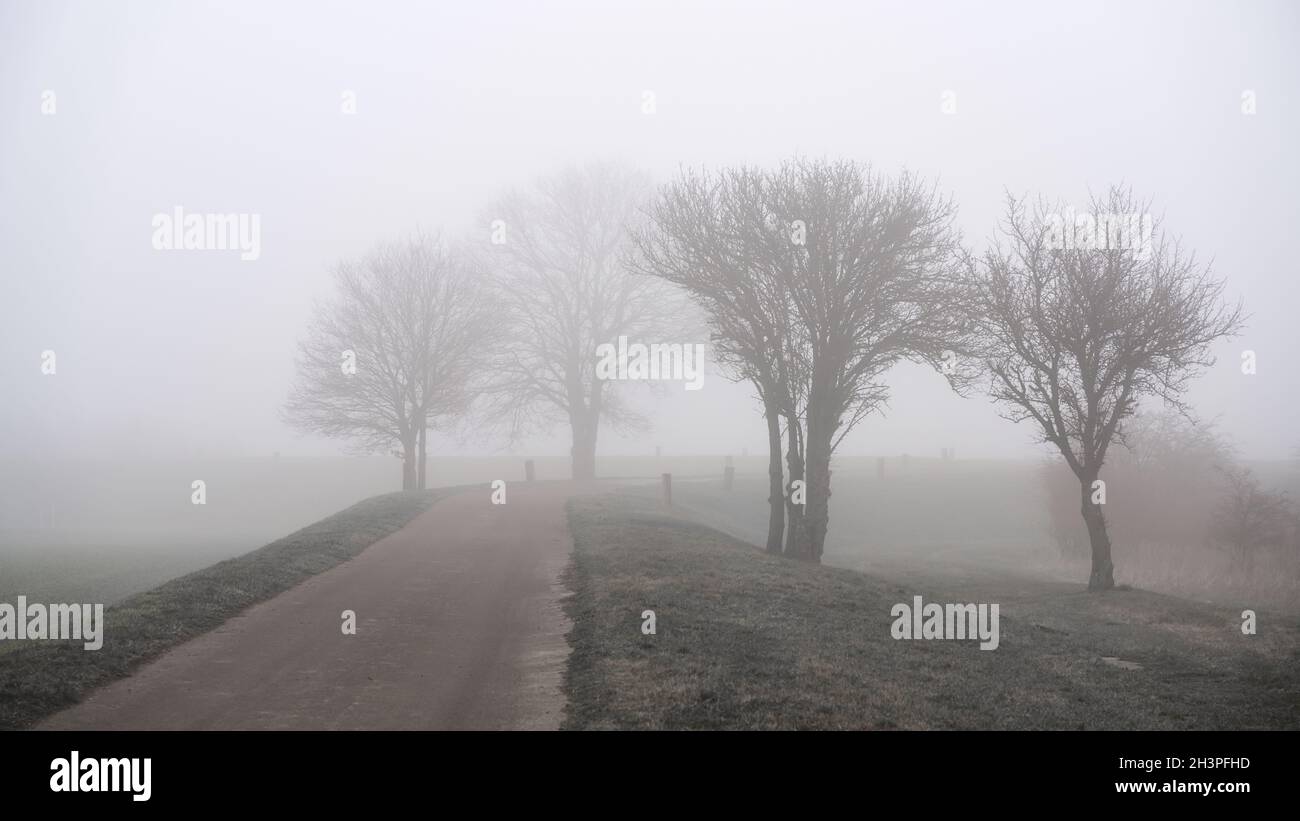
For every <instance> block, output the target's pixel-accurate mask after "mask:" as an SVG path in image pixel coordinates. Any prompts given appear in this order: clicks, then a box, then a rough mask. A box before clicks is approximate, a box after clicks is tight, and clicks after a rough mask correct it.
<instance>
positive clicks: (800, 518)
mask: <svg viewBox="0 0 1300 821" xmlns="http://www.w3.org/2000/svg"><path fill="white" fill-rule="evenodd" d="M785 429H786V436H787V437H788V439H789V445H788V446H787V448H786V451H785V463H786V467H787V468H788V469H789V471H790V483H789V484H788V485H787V486H786V490H785V504H786V520H787V522H788V524H787V525H786V534H785V554H786V555H787V556H790V557H792V558H799V557H801V556H802V555H804V554H806V553H807V552H808V551H807V532H806V530H805V528H804V505H802V504H800V503H798V502H796V501H795V500H794V483H795V482H796V481H799V480H802V479H803V478H804V462H803V428H802V427H801V425H800V422H799V420H798V418H796V417H795V416H794V415H792V414H787V415H786V418H785ZM803 495H804V499H805V500H806V499H807V498H808V488H807V482H805V483H804V490H803Z"/></svg>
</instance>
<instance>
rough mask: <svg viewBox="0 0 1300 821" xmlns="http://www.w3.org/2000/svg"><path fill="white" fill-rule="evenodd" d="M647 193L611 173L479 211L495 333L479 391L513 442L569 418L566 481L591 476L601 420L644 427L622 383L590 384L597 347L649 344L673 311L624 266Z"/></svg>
mask: <svg viewBox="0 0 1300 821" xmlns="http://www.w3.org/2000/svg"><path fill="white" fill-rule="evenodd" d="M648 191H649V187H648V185H647V183H646V182H645V181H644V180H643V179H642V177H641V176H640V175H638V174H636V173H634V172H632V171H629V170H627V169H624V168H621V167H618V166H613V165H591V166H587V167H584V168H574V169H570V170H567V171H565V172H563V173H561V174H559V175H557V176H554V177H549V178H546V179H543V180H540V181H539V182H538V183H537V184H536V185H534V186H533V187H532V188H530V189H528V190H526V191H515V192H511V193H509V194H507V195H505V196H503V197H502V198H501V199H500V200H498V201H497V202H496V203H495V205H493V206H492V207H491V208H489V209H488V211H487V212H486V217H487V220H488V222H489V223H490V234H489V235H488V236H485V237H484V239H485V241H486V242H485V247H486V248H487V253H486V256H485V259H486V260H487V261H488V264H489V265H490V266H491V268H492V270H493V272H494V275H495V280H496V296H495V302H496V306H495V307H496V310H497V311H498V313H499V315H500V316H501V318H502V319H503V327H504V330H503V334H504V336H503V337H502V339H501V340H500V344H499V345H498V346H497V352H498V353H497V356H496V358H495V360H494V362H493V371H494V377H495V378H494V379H493V381H492V383H491V385H490V386H489V387H488V388H487V389H486V392H485V397H486V399H487V412H488V414H489V416H490V418H495V419H498V420H501V421H503V422H504V424H505V427H506V429H507V431H508V433H509V434H510V435H511V437H512V438H515V437H519V436H522V435H525V434H527V433H529V432H534V431H538V430H545V429H547V428H549V427H550V426H551V425H553V424H555V423H556V422H561V421H563V422H566V423H567V424H568V425H569V428H570V431H571V433H572V471H573V477H574V478H575V479H589V478H592V477H594V476H595V474H596V441H597V437H598V433H599V428H600V422H601V420H605V421H607V422H609V423H610V424H612V425H614V426H615V427H616V428H624V429H637V428H641V427H644V425H645V419H644V418H643V417H642V416H641V415H639V414H637V413H636V412H635V411H634V410H633V409H632V408H631V407H629V406H628V404H627V403H626V399H625V397H624V395H623V391H622V390H621V387H622V386H620V385H618V384H616V383H613V382H609V381H607V380H603V379H599V378H597V376H596V361H597V356H596V350H597V347H598V346H599V345H601V344H605V343H609V344H614V343H615V342H616V341H617V339H618V337H619V336H621V335H622V336H627V337H629V338H630V339H632V340H634V341H635V340H637V339H653V340H655V341H658V340H660V339H662V338H663V337H664V336H665V335H667V334H669V333H672V332H673V331H674V330H676V328H677V327H678V326H677V323H676V322H674V320H675V319H676V318H677V317H678V315H679V310H680V307H679V305H678V303H677V302H676V300H675V299H674V294H672V293H671V292H669V291H668V289H667V288H666V287H665V285H664V284H663V283H662V282H660V281H658V280H655V279H652V278H649V277H642V276H637V275H636V274H634V273H632V272H631V271H629V270H628V267H627V259H628V256H627V255H628V251H629V240H630V234H629V229H630V228H632V227H633V226H634V225H635V224H636V222H637V220H638V219H639V208H640V206H641V205H642V203H643V200H644V198H645V197H646V196H647V194H648Z"/></svg>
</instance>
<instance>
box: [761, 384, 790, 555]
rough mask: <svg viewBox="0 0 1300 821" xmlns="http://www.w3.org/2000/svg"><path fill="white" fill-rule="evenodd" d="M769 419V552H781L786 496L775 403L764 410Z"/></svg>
mask: <svg viewBox="0 0 1300 821" xmlns="http://www.w3.org/2000/svg"><path fill="white" fill-rule="evenodd" d="M763 413H764V415H765V416H766V417H767V504H768V513H767V552H768V553H780V552H781V536H782V533H783V531H784V530H785V494H784V493H783V492H782V486H783V483H784V481H785V477H784V476H783V475H782V473H781V413H780V409H779V408H777V406H776V403H775V402H769V403H767V404H766V405H765V406H764V408H763Z"/></svg>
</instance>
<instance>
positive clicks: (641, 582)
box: [565, 496, 1300, 729]
mask: <svg viewBox="0 0 1300 821" xmlns="http://www.w3.org/2000/svg"><path fill="white" fill-rule="evenodd" d="M569 520H570V526H571V528H572V531H573V535H574V544H575V551H574V558H573V563H572V565H571V566H570V568H569V570H568V574H567V583H568V585H569V587H570V589H571V590H572V591H573V595H572V596H571V597H570V598H569V599H568V601H567V604H566V609H567V612H568V614H569V616H570V618H571V619H572V620H573V622H574V628H573V631H572V633H571V634H570V643H571V644H572V647H573V653H572V656H571V657H570V661H569V669H568V671H567V674H566V681H565V689H566V693H567V696H568V699H569V706H568V713H567V716H566V721H565V726H566V728H570V729H591V728H638V729H688V728H689V729H720V728H729V729H796V728H822V729H1279V728H1291V729H1295V728H1300V664H1298V663H1297V662H1298V661H1300V624H1297V623H1296V622H1295V620H1294V619H1293V618H1283V617H1274V616H1272V615H1270V614H1267V613H1264V612H1261V613H1260V614H1259V619H1260V625H1259V633H1258V635H1254V636H1244V635H1242V633H1241V629H1240V624H1241V622H1240V618H1239V616H1240V613H1239V611H1231V610H1229V609H1227V608H1224V607H1216V606H1213V605H1208V604H1204V603H1200V602H1192V601H1188V600H1184V599H1180V598H1175V597H1171V596H1164V595H1159V594H1155V593H1149V592H1144V591H1140V590H1117V591H1113V592H1109V593H1104V594H1090V593H1087V592H1085V591H1083V590H1081V589H1065V588H1063V587H1062V586H1061V585H1059V584H1050V583H1046V582H1044V583H1042V584H1041V585H1040V586H1038V587H1035V586H1034V585H1035V583H1034V582H1032V581H1026V580H1025V579H1024V578H1023V577H1017V578H1014V579H1009V580H1008V581H1007V582H1006V584H1005V589H1003V590H1002V591H1000V592H999V591H997V590H996V589H995V588H994V586H991V585H990V584H989V583H988V581H987V580H984V581H983V582H982V583H981V584H980V585H979V593H980V594H981V595H982V596H983V597H982V598H978V599H974V601H975V602H976V603H978V602H979V601H985V602H990V603H991V602H1000V617H1001V618H1000V628H1001V631H1000V632H1001V643H1000V646H999V648H998V649H996V650H991V651H982V650H980V649H979V647H978V643H977V642H973V641H936V640H930V641H919V640H918V641H905V640H903V641H900V640H894V639H893V638H891V635H890V625H891V623H892V621H893V619H892V618H891V616H890V609H891V607H892V606H893V605H894V604H896V603H899V602H907V603H909V604H910V603H911V601H912V597H913V596H914V595H916V594H920V595H922V596H923V597H924V599H925V601H927V602H931V601H934V602H939V603H946V602H954V603H964V602H969V601H972V598H971V595H972V593H973V592H974V591H972V590H971V589H969V588H966V589H965V590H964V592H965V595H963V588H964V586H963V585H960V584H956V585H954V583H953V580H952V579H951V578H943V577H936V579H935V581H934V582H933V584H929V585H926V584H918V583H917V580H916V579H915V578H913V579H911V580H909V582H908V584H909V585H910V586H909V587H907V588H906V589H905V588H904V587H901V586H899V585H898V584H895V583H891V582H888V581H884V580H882V579H880V578H876V577H873V576H870V575H866V574H863V573H859V572H855V571H852V570H846V569H841V568H833V567H825V566H810V565H805V564H801V563H798V562H792V561H789V560H786V559H782V558H780V557H773V556H769V555H767V554H765V553H763V552H762V551H761V550H759V549H758V548H756V547H753V546H752V545H749V544H746V543H744V542H741V541H738V540H736V539H733V538H731V537H729V536H727V535H724V534H722V533H720V532H718V531H715V530H711V529H709V528H707V527H704V526H702V525H699V524H696V523H694V522H690V521H686V520H683V519H680V518H676V517H672V516H669V515H667V514H666V513H665V512H664V511H663V510H662V509H661V508H659V507H658V506H657V505H656V504H655V503H653V502H648V501H646V500H644V499H636V498H631V497H615V496H610V497H601V498H597V499H588V500H575V501H574V502H572V503H571V505H570V508H569ZM644 610H653V611H655V615H656V620H657V624H656V627H657V632H656V634H655V635H643V633H642V631H641V624H642V620H641V613H642V611H644Z"/></svg>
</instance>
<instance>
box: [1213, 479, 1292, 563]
mask: <svg viewBox="0 0 1300 821" xmlns="http://www.w3.org/2000/svg"><path fill="white" fill-rule="evenodd" d="M1219 470H1220V472H1221V473H1222V475H1223V484H1224V495H1223V498H1222V501H1221V502H1220V504H1219V507H1218V509H1217V510H1216V511H1215V518H1214V525H1213V527H1212V534H1213V536H1214V540H1215V542H1216V543H1217V544H1218V545H1220V546H1221V547H1223V548H1224V549H1226V550H1227V551H1228V552H1229V553H1230V555H1231V556H1232V564H1233V566H1234V568H1236V569H1237V570H1239V571H1241V572H1243V573H1245V574H1248V575H1249V574H1251V573H1253V572H1254V569H1255V558H1256V556H1258V555H1259V553H1260V552H1261V551H1263V550H1267V549H1270V548H1272V549H1275V550H1276V549H1280V548H1283V547H1284V546H1285V545H1286V544H1287V542H1288V540H1289V539H1290V537H1291V535H1292V528H1293V527H1294V526H1295V511H1294V508H1293V507H1292V505H1291V501H1290V499H1288V498H1287V496H1286V494H1284V493H1276V492H1273V491H1269V490H1265V489H1264V488H1262V487H1261V486H1260V484H1259V480H1258V479H1256V478H1255V475H1254V473H1252V472H1251V470H1250V469H1249V468H1246V467H1240V466H1233V465H1226V466H1223V467H1220V469H1219Z"/></svg>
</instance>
